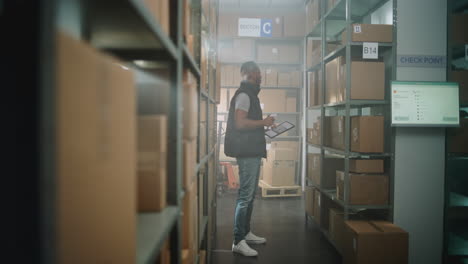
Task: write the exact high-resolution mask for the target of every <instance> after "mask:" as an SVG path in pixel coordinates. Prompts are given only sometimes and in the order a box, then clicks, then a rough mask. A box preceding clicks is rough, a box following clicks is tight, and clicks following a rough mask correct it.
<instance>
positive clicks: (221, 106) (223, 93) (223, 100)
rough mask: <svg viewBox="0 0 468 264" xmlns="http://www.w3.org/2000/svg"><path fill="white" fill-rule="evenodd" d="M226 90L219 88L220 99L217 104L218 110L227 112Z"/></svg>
mask: <svg viewBox="0 0 468 264" xmlns="http://www.w3.org/2000/svg"><path fill="white" fill-rule="evenodd" d="M228 90H229V89H226V88H222V89H221V95H220V97H219V98H220V101H219V105H218V112H228V111H229V108H228V100H229V99H228Z"/></svg>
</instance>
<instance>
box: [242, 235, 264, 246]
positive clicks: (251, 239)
mask: <svg viewBox="0 0 468 264" xmlns="http://www.w3.org/2000/svg"><path fill="white" fill-rule="evenodd" d="M245 241H246V242H247V243H249V244H265V243H266V239H265V238H263V237H258V236H256V235H254V234H253V233H252V232H249V233H248V234H247V235H246V236H245Z"/></svg>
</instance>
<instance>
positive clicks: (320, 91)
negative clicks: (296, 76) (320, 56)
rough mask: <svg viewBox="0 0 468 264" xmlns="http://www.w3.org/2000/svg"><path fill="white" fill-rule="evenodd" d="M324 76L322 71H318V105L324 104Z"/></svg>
mask: <svg viewBox="0 0 468 264" xmlns="http://www.w3.org/2000/svg"><path fill="white" fill-rule="evenodd" d="M323 93H324V91H323V76H322V70H318V71H317V104H318V105H321V104H323Z"/></svg>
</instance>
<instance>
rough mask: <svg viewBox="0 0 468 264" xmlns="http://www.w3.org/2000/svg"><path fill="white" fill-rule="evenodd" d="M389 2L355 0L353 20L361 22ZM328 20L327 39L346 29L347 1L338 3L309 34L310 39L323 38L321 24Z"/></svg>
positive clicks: (352, 12) (381, 0)
mask: <svg viewBox="0 0 468 264" xmlns="http://www.w3.org/2000/svg"><path fill="white" fill-rule="evenodd" d="M386 2H387V0H353V1H352V3H351V20H352V21H361V20H362V18H363V17H364V16H366V15H368V14H369V13H370V12H372V11H374V10H376V9H377V8H379V7H380V6H382V5H383V4H385V3H386ZM325 20H326V27H327V37H335V36H336V35H337V34H339V33H340V32H341V31H343V30H344V29H345V28H346V0H340V1H338V2H337V3H336V4H335V6H334V7H333V8H331V9H330V10H329V11H328V12H326V13H325V15H324V16H322V18H321V19H320V21H319V23H317V25H315V27H314V28H313V29H312V30H311V32H309V34H308V35H307V36H309V37H321V35H322V27H321V24H322V23H324V22H325Z"/></svg>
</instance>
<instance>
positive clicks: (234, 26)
mask: <svg viewBox="0 0 468 264" xmlns="http://www.w3.org/2000/svg"><path fill="white" fill-rule="evenodd" d="M218 19H219V22H218V34H219V36H220V37H234V36H237V35H238V32H237V30H238V17H237V16H233V15H228V14H223V15H222V16H219V17H218Z"/></svg>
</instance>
